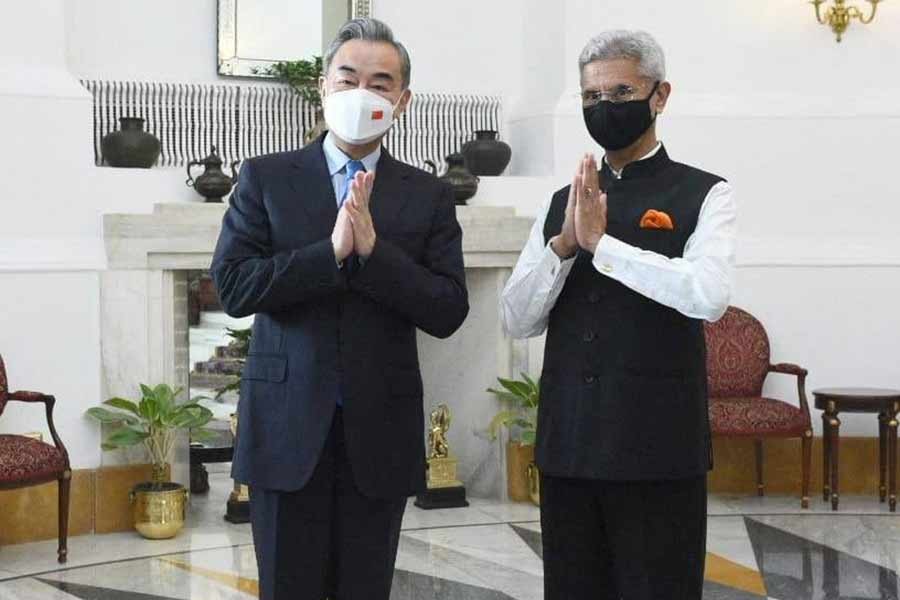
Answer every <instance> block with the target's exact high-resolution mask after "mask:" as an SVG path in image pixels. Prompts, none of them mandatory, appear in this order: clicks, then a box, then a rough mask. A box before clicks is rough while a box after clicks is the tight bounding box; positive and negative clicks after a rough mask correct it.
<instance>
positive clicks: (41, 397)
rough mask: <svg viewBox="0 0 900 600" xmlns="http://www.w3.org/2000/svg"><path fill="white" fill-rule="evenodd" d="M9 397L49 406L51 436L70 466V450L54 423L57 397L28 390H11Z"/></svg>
mask: <svg viewBox="0 0 900 600" xmlns="http://www.w3.org/2000/svg"><path fill="white" fill-rule="evenodd" d="M8 398H9V399H10V400H18V401H19V402H43V403H44V405H45V406H46V407H47V426H48V427H49V428H50V437H52V438H53V444H54V445H55V446H56V448H57V450H59V451H60V452H62V454H63V457H64V458H65V459H66V467H67V468H68V465H69V452H68V451H67V450H66V447H65V445H64V444H63V442H62V440H61V439H60V438H59V434H57V433H56V427H55V426H54V425H53V406H54V405H55V404H56V398H54V397H53V396H50V395H49V394H44V393H41V392H26V391H18V392H10V394H9V396H8Z"/></svg>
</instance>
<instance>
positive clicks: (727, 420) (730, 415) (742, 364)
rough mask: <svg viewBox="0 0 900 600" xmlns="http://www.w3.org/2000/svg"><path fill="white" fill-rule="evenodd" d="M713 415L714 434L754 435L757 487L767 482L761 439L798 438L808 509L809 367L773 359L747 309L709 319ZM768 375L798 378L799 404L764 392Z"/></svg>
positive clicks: (803, 497) (804, 503) (761, 492)
mask: <svg viewBox="0 0 900 600" xmlns="http://www.w3.org/2000/svg"><path fill="white" fill-rule="evenodd" d="M705 327H706V348H707V357H706V360H707V375H708V378H709V419H710V424H711V426H712V435H713V437H714V438H715V437H723V438H750V439H753V440H754V443H755V450H756V485H757V492H758V494H759V495H760V496H762V495H764V493H765V485H764V483H763V441H764V440H765V439H767V438H799V439H800V442H801V443H800V450H801V452H800V454H801V456H800V458H801V506H802V507H803V508H809V476H810V460H811V453H812V425H811V421H810V416H809V404H808V402H807V399H806V375H807V371H806V369H803V368H802V367H799V366H797V365H794V364H789V363H779V364H772V363H770V362H769V337H768V336H767V335H766V330H765V329H764V328H763V326H762V324H761V323H760V322H759V321H758V320H756V318H754V317H753V315H751V314H750V313H748V312H747V311H745V310H743V309H740V308H737V307H734V306H731V307H729V308H728V310H727V312H726V313H725V316H723V317H722V319H720V320H719V321H717V322H715V323H706V324H705ZM769 373H780V374H785V375H792V376H794V377H796V378H797V396H798V398H797V403H796V404H792V403H789V402H786V401H784V400H779V399H776V398H768V397H765V396H763V383H765V380H766V377H767V376H768V375H769Z"/></svg>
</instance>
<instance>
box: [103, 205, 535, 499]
mask: <svg viewBox="0 0 900 600" xmlns="http://www.w3.org/2000/svg"><path fill="white" fill-rule="evenodd" d="M225 210H226V206H225V205H224V204H199V203H198V204H188V203H168V204H157V205H156V206H155V207H154V210H153V212H152V213H150V214H107V215H104V217H103V237H104V244H105V248H106V258H107V265H108V268H107V270H105V271H103V272H101V279H100V281H101V286H100V299H101V315H102V320H101V344H102V370H103V380H102V382H103V394H104V397H111V396H126V397H130V396H132V395H133V394H134V392H135V389H136V388H137V384H138V383H148V384H156V383H162V382H165V383H169V384H171V385H173V386H181V387H184V388H186V389H187V388H188V383H189V372H190V364H189V356H188V354H189V353H188V346H189V336H188V306H187V304H188V303H187V298H188V290H187V275H188V271H189V270H194V269H207V268H209V265H210V262H211V261H212V253H213V249H214V248H215V244H216V239H217V237H218V234H219V228H220V226H221V221H222V215H223V213H224V211H225ZM457 217H458V219H459V222H460V226H461V227H462V229H463V252H464V259H465V264H466V280H467V285H468V289H469V304H470V306H471V308H470V311H469V317H468V319H467V320H466V322H465V324H464V325H463V326H462V328H460V330H459V331H458V332H457V333H456V334H454V335H453V336H452V337H451V338H449V339H448V340H436V339H434V338H432V337H430V336H428V335H426V334H423V333H420V334H419V336H418V339H419V355H420V358H421V360H420V362H421V365H422V376H423V380H424V383H425V409H426V413H427V412H428V411H429V410H430V409H431V408H432V407H433V406H436V405H437V404H441V403H444V404H447V405H448V406H449V407H450V409H451V411H452V412H453V426H452V427H451V428H450V432H449V438H450V448H451V451H452V452H453V454H454V455H455V456H456V457H457V458H458V459H459V476H460V478H461V479H462V480H463V481H464V482H465V483H466V485H467V486H468V488H469V490H470V492H471V493H472V495H474V496H482V497H494V498H503V497H505V495H506V483H505V482H506V468H505V452H504V450H505V448H504V446H503V445H502V444H501V442H499V441H496V440H491V439H490V437H489V436H487V435H486V429H487V426H488V423H490V420H491V417H492V416H493V415H494V414H495V413H496V412H497V410H499V408H500V406H499V404H498V402H497V400H496V398H494V397H493V396H492V395H491V394H489V393H487V392H486V391H485V390H486V389H487V388H488V387H491V386H492V385H494V384H495V383H496V377H498V376H501V377H509V376H511V375H512V374H518V373H519V372H521V371H524V370H527V367H528V345H527V344H526V343H523V342H517V341H513V340H511V339H510V338H508V337H507V336H506V335H505V333H504V332H503V329H502V327H501V325H500V319H499V317H498V313H497V306H498V301H499V295H500V292H501V290H502V289H503V286H504V285H505V283H506V280H507V278H508V277H509V274H510V272H511V269H512V267H513V266H514V265H515V262H516V259H517V258H518V256H519V252H520V251H521V249H522V247H523V246H524V245H525V242H526V240H527V238H528V233H529V231H530V228H531V224H532V220H531V219H528V218H523V217H517V216H516V212H515V209H514V208H512V207H495V206H460V207H458V208H457ZM425 426H426V424H425V423H423V424H422V427H423V428H425ZM120 461H121V459H120V458H118V457H117V455H115V454H112V453H105V454H104V455H103V464H113V463H116V462H120ZM188 462H189V461H188V445H187V441H186V440H183V443H181V444H179V445H178V447H177V450H176V456H175V461H174V463H175V464H174V465H173V470H172V473H173V479H174V480H175V481H178V482H181V483H187V481H188Z"/></svg>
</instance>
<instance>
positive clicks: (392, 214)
mask: <svg viewBox="0 0 900 600" xmlns="http://www.w3.org/2000/svg"><path fill="white" fill-rule="evenodd" d="M408 176H409V174H408V173H407V171H406V169H405V168H403V165H401V164H400V163H398V162H397V160H396V159H394V157H393V156H391V155H390V154H388V151H387V149H386V148H382V149H381V158H380V159H379V160H378V166H377V167H376V169H375V186H374V187H373V188H372V197H371V199H370V200H369V211H370V212H371V213H372V222H373V223H374V224H375V231H376V232H378V231H387V230H390V228H391V227H390V225H391V223H392V222H393V221H394V220H395V219H396V218H397V215H398V214H399V213H400V211H401V210H402V209H403V207H404V206H405V205H406V202H407V200H408V199H409V197H408V190H407V188H406V186H404V185H403V181H404V180H405V179H406V178H407V177H408Z"/></svg>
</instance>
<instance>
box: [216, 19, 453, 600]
mask: <svg viewBox="0 0 900 600" xmlns="http://www.w3.org/2000/svg"><path fill="white" fill-rule="evenodd" d="M324 69H325V76H324V77H323V79H322V81H321V89H322V96H323V103H324V112H325V118H326V122H327V124H328V127H329V130H330V131H329V133H328V134H327V135H326V136H323V137H322V138H320V139H319V140H318V141H316V142H314V143H312V144H310V145H309V146H307V147H305V148H303V149H302V150H299V151H295V152H286V153H281V154H274V155H269V156H262V157H258V158H254V159H249V160H247V161H245V163H244V165H243V168H242V169H241V173H240V176H239V178H238V183H237V188H236V190H235V192H234V195H233V196H232V198H231V206H230V207H229V209H228V211H227V212H226V214H225V217H224V220H223V222H222V231H221V234H220V237H219V242H218V245H217V247H216V252H215V256H214V258H213V265H212V273H213V277H214V279H215V282H216V286H217V289H218V292H219V296H220V298H221V301H222V304H223V306H224V307H225V310H226V311H227V312H228V313H229V314H231V315H233V316H244V315H249V314H256V318H255V321H254V324H253V336H252V340H251V345H250V353H249V355H248V356H247V361H246V363H245V365H244V370H243V381H242V387H241V401H240V406H239V415H238V436H237V446H236V448H235V455H234V465H233V476H234V478H235V479H236V480H238V481H241V482H245V483H247V484H248V485H249V486H250V513H251V523H252V528H253V538H254V542H255V546H256V556H257V563H258V567H259V578H260V595H261V597H262V598H263V600H280V599H286V598H289V599H290V600H300V599H309V600H323V599H324V598H326V597H330V598H336V599H340V600H348V599H349V600H352V599H356V598H365V599H366V600H379V599H382V600H387V599H388V597H389V596H390V589H391V580H392V576H393V567H394V560H395V558H396V553H397V544H398V540H399V535H400V523H401V520H402V516H403V511H404V508H405V506H406V498H407V497H408V496H411V495H413V494H415V493H417V492H419V491H420V490H422V489H423V487H424V473H425V447H424V415H423V406H422V379H421V375H420V372H419V359H418V353H417V347H416V328H419V329H422V330H423V331H425V332H427V333H429V334H431V335H433V336H437V337H441V338H445V337H448V336H450V335H451V334H452V333H453V332H454V331H456V329H457V328H459V326H460V325H461V324H462V322H463V320H464V319H465V317H466V315H467V313H468V297H467V292H466V287H465V278H464V273H463V258H462V232H461V230H460V227H459V224H458V223H457V220H456V213H455V208H454V204H453V198H452V191H451V190H450V188H449V187H447V186H445V185H443V184H441V183H440V182H439V181H438V180H437V179H436V178H435V177H433V176H432V175H429V174H427V173H425V172H423V171H420V170H418V169H415V168H412V167H410V166H407V165H405V164H402V163H400V162H398V161H396V160H395V159H393V158H392V157H391V156H390V155H389V154H388V153H387V151H386V150H385V149H384V148H382V146H381V141H382V138H383V137H384V135H385V134H386V133H387V131H388V129H389V128H390V124H391V122H392V120H393V118H394V117H395V116H396V115H398V114H400V113H402V112H403V110H404V109H405V108H406V106H407V105H408V103H409V99H410V91H409V87H408V86H409V73H410V65H409V56H408V54H407V52H406V50H405V49H404V47H403V46H402V45H401V44H400V43H398V42H396V41H395V40H394V38H393V35H392V33H391V30H390V29H389V28H388V27H387V26H386V25H384V24H383V23H380V22H379V21H376V20H374V19H357V20H354V21H350V22H348V23H347V24H345V25H344V26H343V27H342V28H341V30H340V31H339V33H338V36H337V38H336V39H335V41H334V42H333V43H332V45H331V47H330V48H329V49H328V51H327V52H326V55H325V58H324Z"/></svg>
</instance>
